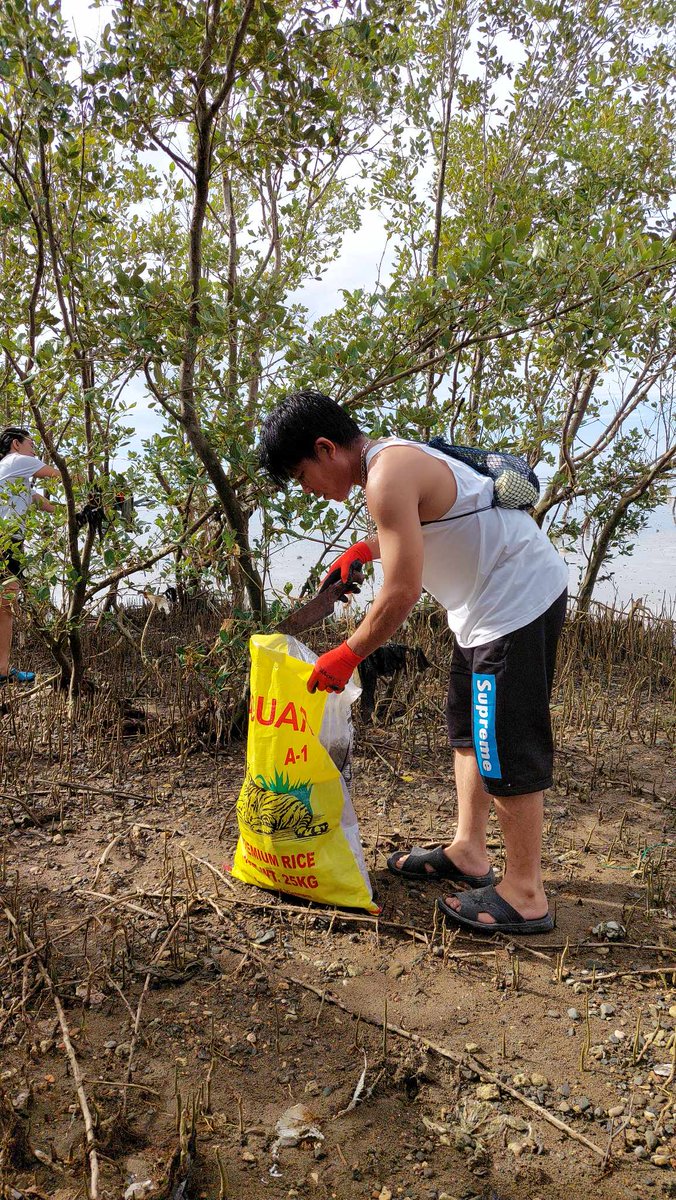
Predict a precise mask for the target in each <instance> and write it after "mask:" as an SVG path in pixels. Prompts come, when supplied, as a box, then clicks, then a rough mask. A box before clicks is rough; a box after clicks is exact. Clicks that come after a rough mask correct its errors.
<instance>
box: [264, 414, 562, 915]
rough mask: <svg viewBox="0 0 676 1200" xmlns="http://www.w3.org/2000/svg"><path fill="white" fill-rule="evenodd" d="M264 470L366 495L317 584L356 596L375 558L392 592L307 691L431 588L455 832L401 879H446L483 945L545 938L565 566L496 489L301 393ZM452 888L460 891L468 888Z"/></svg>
mask: <svg viewBox="0 0 676 1200" xmlns="http://www.w3.org/2000/svg"><path fill="white" fill-rule="evenodd" d="M259 462H260V464H261V466H262V468H263V469H264V470H265V471H266V472H267V473H268V475H269V476H270V477H271V478H272V480H273V481H274V482H275V483H276V484H277V485H278V486H284V485H285V484H287V483H288V482H290V481H291V480H295V481H296V482H297V483H299V484H300V485H301V487H302V488H303V491H304V492H307V493H310V494H313V495H318V496H322V497H323V498H324V499H325V500H335V501H338V502H342V501H344V500H345V499H346V498H347V496H348V495H349V493H350V491H351V490H352V488H353V487H355V486H357V487H361V488H363V490H364V493H365V498H366V503H367V505H368V511H369V513H370V515H371V518H372V520H373V522H374V524H375V531H374V534H373V536H369V537H367V538H366V539H365V540H363V541H360V542H357V543H356V544H355V545H353V546H351V547H350V548H349V549H348V550H346V551H345V552H344V553H343V554H341V555H340V557H339V558H338V559H337V560H336V561H335V562H334V563H333V564H332V567H331V569H330V571H329V573H328V575H327V576H326V578H325V580H324V581H323V585H322V586H324V585H325V584H326V583H328V582H334V580H335V581H337V580H338V578H341V579H342V580H343V582H345V583H349V569H350V566H351V564H352V563H353V562H355V561H358V562H360V563H362V564H364V563H367V562H370V561H371V559H374V558H380V560H381V563H382V568H383V576H384V579H383V585H382V587H381V589H380V591H379V592H378V593H377V595H376V597H375V599H374V601H373V604H372V605H371V607H370V608H369V610H368V611H367V613H366V615H365V616H364V618H363V620H362V621H361V623H360V624H359V625H358V627H357V629H356V630H355V632H354V633H353V634H352V635H351V636H350V637H349V638H348V639H347V640H346V641H345V642H343V643H342V644H341V645H339V646H337V647H335V648H334V649H332V650H329V651H327V653H325V654H322V655H321V656H320V657H319V658H318V659H317V661H316V663H315V665H314V669H313V671H312V674H311V675H310V678H309V680H308V688H309V690H310V691H314V690H315V689H317V688H319V689H320V690H325V691H334V692H340V691H342V690H343V689H344V687H345V684H346V683H347V681H348V680H349V678H350V677H351V675H352V672H353V671H354V670H355V668H356V667H357V666H358V664H359V663H360V662H361V661H362V660H363V659H364V658H366V657H367V656H368V655H369V654H371V653H373V651H374V650H375V649H377V648H378V647H379V646H382V645H383V643H384V642H386V641H387V640H388V639H389V638H391V637H392V635H393V634H394V632H395V631H396V630H397V629H398V628H399V626H400V625H401V624H402V622H403V621H405V619H406V617H407V616H408V615H409V613H410V612H411V609H412V608H413V606H414V604H415V603H416V602H417V600H418V599H419V597H420V594H421V591H422V589H423V588H425V589H426V590H427V591H428V592H430V594H432V595H433V596H435V597H436V599H437V600H438V601H439V603H440V604H441V605H443V607H444V608H445V609H446V611H447V614H448V623H449V626H450V628H451V630H452V631H453V633H454V635H455V646H454V650H453V656H452V660H451V667H450V682H449V688H448V700H447V724H448V732H449V739H450V743H451V746H452V747H453V750H454V765H455V777H456V784H457V793H458V825H457V830H456V834H455V837H454V838H453V840H452V842H450V843H449V844H448V845H440V846H437V847H436V848H435V849H434V850H431V851H425V850H421V849H419V848H417V847H413V849H412V850H410V851H408V852H406V851H398V852H397V853H395V854H393V855H392V856H391V857H390V859H389V861H388V867H389V869H390V870H391V871H392V872H393V874H395V875H398V876H401V877H403V878H407V879H415V880H418V881H426V880H430V881H433V880H446V881H448V882H449V883H450V884H451V885H455V890H454V893H453V894H452V895H448V896H446V897H445V898H444V899H443V900H440V901H439V906H440V908H441V911H442V912H443V913H444V915H445V916H446V917H447V918H448V919H450V920H452V921H457V922H458V923H459V924H460V925H462V926H464V927H466V928H469V929H472V930H478V931H482V932H487V933H492V932H494V931H496V930H498V931H502V932H504V933H510V934H514V933H522V934H523V933H534V934H535V933H537V934H539V933H546V932H548V931H549V930H551V929H552V928H553V926H554V922H553V919H552V917H551V915H550V913H549V908H548V902H547V897H546V894H545V891H544V887H543V881H542V871H541V858H542V824H543V805H544V790H545V789H546V788H547V787H549V786H551V782H552V768H553V739H552V730H551V721H550V712H549V699H550V694H551V688H552V681H553V675H554V665H555V660H556V649H557V643H558V639H559V635H560V632H561V628H562V626H563V621H564V617H565V612H566V598H567V592H566V584H567V568H566V565H565V563H564V562H563V561H562V559H561V558H560V557H559V555H558V554H557V552H556V550H555V549H554V546H553V545H552V544H551V542H550V541H549V539H548V537H547V536H546V534H545V533H544V532H543V531H542V530H541V529H540V528H539V527H538V525H537V524H536V522H535V521H534V520H533V519H532V517H531V516H529V514H528V513H527V512H524V511H519V510H516V509H505V508H500V507H496V506H495V500H494V490H493V489H494V485H493V480H492V479H490V478H487V477H486V476H484V475H481V474H479V473H477V472H476V471H474V470H473V469H472V468H471V467H469V466H467V465H466V464H465V463H463V462H458V461H457V460H456V459H451V458H449V457H448V456H447V455H445V454H444V453H443V452H442V451H441V450H439V449H436V448H433V447H431V446H428V445H426V444H421V443H415V442H409V441H405V440H403V439H401V438H379V439H376V440H375V441H371V440H370V439H369V438H367V437H366V435H365V434H364V433H362V431H361V430H360V428H359V426H358V425H357V424H356V422H355V421H354V420H353V418H352V417H351V416H350V414H349V413H348V412H347V411H346V410H345V409H343V408H341V407H340V405H338V404H336V403H335V402H334V401H333V400H331V399H330V398H329V397H328V396H324V395H322V393H319V392H314V391H310V390H307V391H303V392H297V393H294V394H292V395H290V396H287V397H286V399H285V400H284V401H283V402H282V403H281V404H280V405H279V406H278V407H277V408H276V409H275V410H274V411H273V412H272V413H270V415H269V416H268V417H267V418H266V420H265V422H264V424H263V428H262V431H261V439H260V451H259ZM491 804H493V805H494V806H495V809H496V813H497V816H498V820H499V822H500V826H501V829H502V834H503V838H504V842H505V851H506V866H505V873H504V876H503V878H502V879H501V880H500V882H499V883H498V884H495V883H494V875H493V871H492V868H491V866H490V862H489V858H488V853H487V846H486V833H487V824H488V816H489V812H490V807H491ZM459 889H465V890H463V891H460V890H459Z"/></svg>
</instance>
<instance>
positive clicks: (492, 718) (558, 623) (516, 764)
mask: <svg viewBox="0 0 676 1200" xmlns="http://www.w3.org/2000/svg"><path fill="white" fill-rule="evenodd" d="M565 612H566V593H565V592H564V593H562V595H561V596H559V598H558V600H555V601H554V603H553V604H552V605H551V606H550V607H549V609H547V611H546V612H545V613H543V614H542V616H541V617H539V618H537V619H536V620H535V621H532V622H531V623H530V625H527V626H525V627H524V628H523V629H520V630H515V632H514V633H513V634H511V635H509V636H508V637H506V638H503V639H501V640H500V641H498V642H495V643H494V644H493V646H492V647H491V646H489V647H486V648H485V649H484V648H480V650H479V651H478V652H477V654H476V655H475V661H474V664H473V666H474V670H475V672H476V673H477V677H478V678H479V679H480V680H481V681H482V682H483V683H484V684H486V683H490V684H491V685H492V686H491V688H490V692H491V693H493V694H494V695H495V697H496V699H495V709H494V711H493V712H491V710H490V709H488V706H486V708H487V711H486V713H484V714H480V715H483V716H484V719H485V726H486V729H487V731H489V727H490V734H492V735H493V737H494V746H493V752H492V756H491V758H490V760H489V761H491V762H492V761H493V760H494V761H495V762H496V763H497V764H498V770H499V772H500V774H499V775H498V776H497V777H496V778H494V781H493V787H492V788H491V782H490V781H489V779H486V780H485V783H484V785H485V786H486V787H487V788H491V791H492V792H493V796H492V799H493V803H494V804H495V811H496V813H497V817H498V821H499V822H500V828H501V830H502V836H503V839H504V843H505V874H504V877H503V878H502V879H501V880H500V883H499V884H497V886H496V891H497V892H498V893H499V895H500V896H502V897H503V899H504V900H506V901H507V903H508V904H511V906H512V908H515V909H516V911H517V912H518V913H520V914H521V916H522V917H524V918H525V919H526V920H537V919H538V918H539V917H543V916H544V915H545V914H546V913H547V910H548V904H547V897H546V895H545V891H544V887H543V885H542V824H543V813H544V789H545V788H547V787H549V786H550V785H551V776H552V766H553V749H554V746H553V739H552V729H551V720H550V713H549V700H550V696H551V691H552V683H553V679H554V667H555V663H556V648H557V644H558V640H559V635H560V633H561V628H562V625H563V621H564V617H565ZM487 690H488V689H487V688H486V687H485V686H484V689H483V693H482V694H484V695H485V694H486V691H487ZM474 765H475V769H476V772H477V775H478V776H479V779H481V776H480V775H479V768H478V766H477V765H476V760H475V764H474ZM529 784H530V788H529V789H528V790H526V789H527V788H528V785H529ZM482 786H483V785H482ZM496 791H497V792H502V793H503V794H502V795H496V794H495V792H496ZM446 902H447V904H448V905H449V907H450V908H454V909H456V910H457V909H458V908H459V907H460V902H459V901H458V900H457V899H456V898H455V897H454V896H449V897H447V900H446ZM478 919H479V920H480V921H484V922H485V923H487V924H491V923H494V918H493V917H491V916H490V914H489V913H480V914H479V915H478Z"/></svg>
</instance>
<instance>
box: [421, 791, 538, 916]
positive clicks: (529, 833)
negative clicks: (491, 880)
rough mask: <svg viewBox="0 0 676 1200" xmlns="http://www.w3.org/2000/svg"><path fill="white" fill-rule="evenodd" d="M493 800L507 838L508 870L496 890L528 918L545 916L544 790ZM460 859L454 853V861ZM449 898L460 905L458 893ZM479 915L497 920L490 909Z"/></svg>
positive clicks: (448, 897) (452, 904)
mask: <svg viewBox="0 0 676 1200" xmlns="http://www.w3.org/2000/svg"><path fill="white" fill-rule="evenodd" d="M477 775H478V770H477ZM479 778H480V777H479ZM493 803H494V804H495V810H496V813H497V816H498V821H499V822H500V828H501V830H502V836H503V838H504V842H505V874H504V876H503V878H502V879H501V880H500V883H498V884H497V885H496V888H495V890H496V892H498V893H499V894H500V895H501V896H502V897H503V899H504V900H506V901H507V903H508V904H511V905H512V908H515V909H516V911H517V912H518V913H520V914H521V916H522V917H525V918H526V920H535V919H537V918H538V917H543V916H544V915H545V914H546V912H547V910H548V904H547V897H546V895H545V890H544V887H543V885H542V819H543V808H544V792H530V793H528V794H527V795H524V796H508V797H507V796H494V797H493ZM457 859H458V855H457V853H454V854H453V861H454V862H455V861H457ZM445 900H446V903H447V904H448V905H449V907H450V908H455V909H458V908H459V907H460V901H459V899H458V897H457V896H446V897H445ZM477 919H478V920H479V921H484V922H485V923H486V924H491V923H493V922H494V918H493V917H491V916H490V914H489V913H479V914H478V918H477Z"/></svg>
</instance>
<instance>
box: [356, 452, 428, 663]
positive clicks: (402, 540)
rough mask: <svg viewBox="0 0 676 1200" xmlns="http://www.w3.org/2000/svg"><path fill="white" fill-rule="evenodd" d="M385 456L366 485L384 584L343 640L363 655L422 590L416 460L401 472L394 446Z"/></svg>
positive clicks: (405, 613)
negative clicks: (358, 622)
mask: <svg viewBox="0 0 676 1200" xmlns="http://www.w3.org/2000/svg"><path fill="white" fill-rule="evenodd" d="M389 454H390V462H389V463H387V464H386V463H385V462H383V463H382V467H381V468H380V470H379V471H378V473H377V475H376V473H375V472H374V478H373V480H372V481H369V483H370V487H369V489H368V492H369V494H368V501H369V508H370V510H371V514H372V516H373V519H374V521H375V522H376V524H377V526H378V537H377V539H374V540H373V548H374V550H375V551H376V553H375V554H374V557H376V556H377V555H379V557H380V560H381V562H382V566H383V575H384V579H383V586H382V587H381V589H380V591H379V592H378V594H377V596H376V598H375V600H374V601H373V604H372V605H371V607H370V609H369V610H368V612H367V614H366V616H365V617H364V620H363V621H362V622H361V624H360V625H359V627H358V628H357V629H356V630H355V632H354V633H353V634H352V636H351V637H349V638H348V640H347V644H348V646H349V648H350V649H351V650H352V651H353V652H354V653H355V654H358V655H359V656H360V657H362V658H366V656H367V655H368V654H371V653H372V652H373V651H374V650H376V649H377V648H378V646H382V645H383V643H384V642H386V641H387V640H388V639H389V638H391V637H392V634H393V633H395V632H396V630H397V629H398V628H399V626H400V625H401V624H402V623H403V622H404V621H405V620H406V617H407V616H408V614H409V613H410V611H411V609H412V608H413V606H414V604H415V603H416V601H417V600H418V599H419V598H420V593H421V591H422V567H423V538H422V529H421V527H420V517H419V515H418V506H419V504H420V486H421V485H420V478H419V470H418V469H416V468H417V467H418V464H417V463H416V464H415V466H414V467H413V468H409V469H407V470H406V471H405V472H404V471H401V470H400V463H399V462H395V460H394V457H393V456H395V455H396V452H395V451H394V450H392V451H389ZM397 457H398V456H397ZM385 458H387V456H386V455H383V459H385ZM379 465H380V464H379ZM407 466H408V462H407Z"/></svg>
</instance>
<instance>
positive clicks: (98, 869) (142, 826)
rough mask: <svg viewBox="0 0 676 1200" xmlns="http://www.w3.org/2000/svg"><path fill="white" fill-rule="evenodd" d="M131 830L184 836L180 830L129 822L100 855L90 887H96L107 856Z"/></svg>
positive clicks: (141, 822)
mask: <svg viewBox="0 0 676 1200" xmlns="http://www.w3.org/2000/svg"><path fill="white" fill-rule="evenodd" d="M132 829H149V830H150V832H151V833H171V834H172V835H173V836H177V837H184V836H185V835H184V833H183V831H182V830H181V829H163V828H161V827H158V826H157V825H145V824H144V823H143V821H131V822H130V824H129V825H127V826H126V828H125V829H121V830H120V832H119V833H116V834H115V837H114V838H113V839H112V840H111V841H110V842H109V843H108V845H107V846H106V848H105V850H104V851H103V854H102V855H101V857H100V859H99V861H98V862H97V864H96V872H95V875H94V878H93V880H92V887H96V885H97V883H98V881H99V875H100V873H101V868H102V867H104V866H105V864H106V862H107V861H108V856H109V854H110V853H111V851H112V850H113V849H114V848H115V846H117V844H118V842H120V841H121V840H122V838H125V837H126V836H127V834H128V833H130V832H131V831H132Z"/></svg>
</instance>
